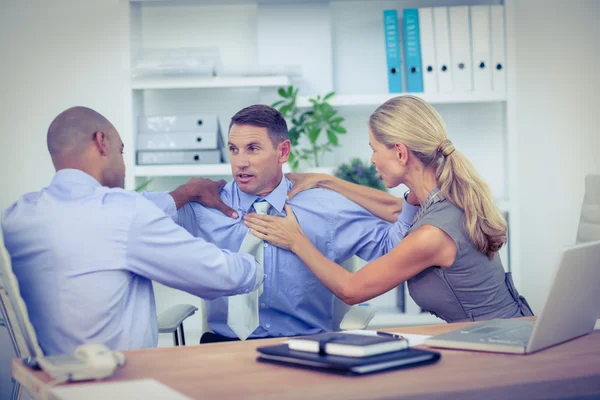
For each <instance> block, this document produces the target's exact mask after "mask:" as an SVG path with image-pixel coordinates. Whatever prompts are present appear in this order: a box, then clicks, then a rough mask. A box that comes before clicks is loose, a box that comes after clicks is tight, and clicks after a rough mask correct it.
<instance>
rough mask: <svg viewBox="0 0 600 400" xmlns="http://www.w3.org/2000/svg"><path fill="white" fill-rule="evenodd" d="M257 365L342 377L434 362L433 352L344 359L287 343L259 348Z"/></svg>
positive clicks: (406, 350) (405, 351) (405, 352)
mask: <svg viewBox="0 0 600 400" xmlns="http://www.w3.org/2000/svg"><path fill="white" fill-rule="evenodd" d="M256 350H258V352H259V353H260V355H259V357H258V358H257V360H258V361H260V362H269V363H276V364H282V365H288V366H295V367H301V368H310V369H316V370H321V371H326V372H334V373H340V374H345V375H363V374H369V373H373V372H377V371H384V370H388V369H394V368H403V367H413V366H417V365H422V364H429V363H433V362H436V361H437V360H439V358H440V353H438V352H436V351H429V350H421V349H415V348H407V349H404V350H399V351H394V352H391V353H384V354H379V355H375V356H368V357H344V356H336V355H328V354H320V353H311V352H307V351H297V350H290V349H289V347H288V345H287V344H280V345H276V346H264V347H259V348H257V349H256Z"/></svg>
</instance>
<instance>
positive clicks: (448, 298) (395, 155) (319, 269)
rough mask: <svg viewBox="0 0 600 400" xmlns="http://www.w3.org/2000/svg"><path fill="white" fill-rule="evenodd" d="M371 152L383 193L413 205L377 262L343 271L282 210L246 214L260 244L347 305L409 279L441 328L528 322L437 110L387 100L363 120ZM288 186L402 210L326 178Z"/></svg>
mask: <svg viewBox="0 0 600 400" xmlns="http://www.w3.org/2000/svg"><path fill="white" fill-rule="evenodd" d="M369 144H370V146H371V148H372V149H373V155H372V157H371V161H372V162H373V164H375V166H376V168H377V171H378V173H379V174H380V175H381V179H383V180H384V181H385V184H386V186H387V187H389V188H391V187H395V186H398V185H400V184H402V183H403V184H405V185H406V186H407V187H408V188H409V190H410V197H411V198H412V199H415V200H416V202H417V204H421V209H420V211H419V212H418V214H417V215H416V217H415V220H414V221H413V224H412V226H411V227H410V229H409V231H408V233H407V235H406V236H405V237H404V239H403V240H402V241H401V242H400V243H399V244H398V245H396V246H395V247H394V248H393V249H392V250H391V251H390V252H389V253H387V254H386V255H385V256H383V257H381V258H379V259H377V260H375V261H373V262H371V263H369V264H367V265H366V266H365V267H363V268H362V269H361V270H359V271H358V272H355V273H350V272H348V271H346V270H345V269H344V268H342V267H341V266H339V265H337V264H335V263H333V262H332V261H330V260H328V259H327V258H325V257H324V256H323V255H322V254H321V253H320V252H319V251H318V250H317V249H316V248H315V246H314V245H313V244H312V243H311V242H310V241H309V240H308V239H307V237H306V236H305V235H304V234H303V233H302V230H301V229H300V227H299V225H298V222H297V220H296V218H295V216H294V213H293V211H292V209H291V207H290V206H289V205H286V213H287V216H286V217H285V218H282V217H273V216H262V215H261V216H259V215H255V214H251V215H249V216H247V217H246V218H245V223H246V224H247V225H248V226H249V227H250V228H251V229H252V230H253V231H254V234H255V235H256V236H258V237H260V238H261V239H264V240H266V241H268V242H270V243H272V244H273V245H276V246H279V247H282V248H285V249H289V250H291V251H293V252H294V253H295V254H296V255H297V256H298V257H300V258H301V259H302V261H303V262H304V263H305V264H306V265H307V267H308V268H310V270H311V271H312V272H313V273H314V274H315V276H316V277H317V278H318V279H319V280H320V281H321V282H322V283H323V284H324V285H325V286H326V287H327V288H329V289H330V290H331V291H332V292H333V293H334V294H335V295H336V296H337V297H339V298H340V299H342V300H343V301H344V302H346V303H347V304H357V303H361V302H364V301H366V300H369V299H372V298H373V297H376V296H378V295H380V294H382V293H385V292H387V291H389V290H390V289H393V288H394V287H396V286H398V285H399V284H400V283H402V282H405V281H408V288H409V290H410V294H411V296H412V297H413V299H414V300H415V301H416V303H417V304H418V305H419V306H420V307H421V308H423V309H425V310H427V311H429V312H431V313H432V314H435V315H437V316H438V317H440V318H442V319H444V320H445V321H447V322H459V321H479V320H487V319H492V318H511V317H520V316H530V315H533V313H532V312H531V309H530V308H529V306H528V304H527V302H526V301H525V299H524V298H523V297H521V296H519V294H518V293H517V291H516V289H515V287H514V285H513V283H512V280H511V277H510V274H506V275H505V273H504V268H503V267H502V263H501V261H500V257H498V255H497V252H498V250H499V249H500V248H501V247H502V246H503V245H504V244H505V243H506V230H507V226H506V222H505V221H504V219H503V218H502V216H501V215H500V213H499V212H498V210H497V209H496V207H495V205H494V201H493V199H492V196H491V193H490V190H489V188H488V187H487V185H486V184H485V183H484V182H483V180H482V179H481V177H480V176H479V175H478V174H477V172H476V171H475V170H474V169H473V166H472V165H471V163H470V162H469V161H468V160H467V159H466V158H465V157H464V156H463V155H462V154H460V153H459V152H458V151H457V150H456V149H455V148H454V146H453V145H452V143H451V142H450V140H448V138H447V136H446V129H445V127H444V123H443V121H442V119H441V117H440V116H439V114H438V113H437V112H436V111H435V109H434V108H433V107H431V106H430V105H429V104H428V103H427V102H425V101H424V100H422V99H420V98H418V97H415V96H399V97H396V98H393V99H391V100H389V101H387V102H385V103H384V104H383V105H381V106H380V107H379V108H377V110H375V112H374V113H373V114H372V115H371V117H370V119H369ZM290 178H291V179H292V180H293V181H294V182H295V185H296V186H295V188H294V191H293V193H290V195H295V194H296V193H298V192H299V191H302V190H306V189H310V188H312V187H322V188H327V189H331V190H334V191H336V192H339V193H341V194H343V195H344V196H346V197H348V198H349V199H351V200H353V201H354V202H356V203H358V204H360V205H361V206H363V207H365V208H366V209H368V210H370V211H371V212H372V213H374V214H375V215H377V216H379V217H381V218H384V219H387V220H388V221H394V220H395V217H397V214H398V213H399V211H400V208H401V207H400V205H401V202H400V200H398V199H395V198H392V196H389V195H386V194H383V193H382V192H378V191H376V190H374V189H369V188H366V187H362V186H358V185H354V184H352V183H349V182H345V181H342V180H340V179H338V178H335V177H332V176H327V175H320V174H306V175H305V174H292V176H290ZM409 200H410V199H409ZM282 267H283V266H282Z"/></svg>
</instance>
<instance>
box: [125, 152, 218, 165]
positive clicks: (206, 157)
mask: <svg viewBox="0 0 600 400" xmlns="http://www.w3.org/2000/svg"><path fill="white" fill-rule="evenodd" d="M221 162H222V157H221V150H198V151H138V152H137V163H138V165H153V164H219V163H221Z"/></svg>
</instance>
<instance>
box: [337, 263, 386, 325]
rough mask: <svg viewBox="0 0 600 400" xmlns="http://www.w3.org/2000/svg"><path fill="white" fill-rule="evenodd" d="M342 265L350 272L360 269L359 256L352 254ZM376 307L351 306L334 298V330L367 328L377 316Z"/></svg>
mask: <svg viewBox="0 0 600 400" xmlns="http://www.w3.org/2000/svg"><path fill="white" fill-rule="evenodd" d="M341 265H342V267H344V268H345V269H346V271H348V272H355V271H356V270H358V257H356V256H352V257H350V258H349V259H348V260H346V261H345V262H343V263H342V264H341ZM375 311H376V308H375V307H374V306H371V305H356V306H349V305H348V304H346V303H344V302H343V301H342V300H340V299H338V298H337V297H335V298H334V300H333V330H334V331H347V330H353V329H365V328H366V327H367V326H368V325H369V322H371V319H373V316H375Z"/></svg>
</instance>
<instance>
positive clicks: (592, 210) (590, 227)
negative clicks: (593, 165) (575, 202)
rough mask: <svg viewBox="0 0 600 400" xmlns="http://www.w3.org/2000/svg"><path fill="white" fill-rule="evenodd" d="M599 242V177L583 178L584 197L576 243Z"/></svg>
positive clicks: (588, 176) (589, 176)
mask: <svg viewBox="0 0 600 400" xmlns="http://www.w3.org/2000/svg"><path fill="white" fill-rule="evenodd" d="M595 240H600V175H592V174H590V175H587V176H586V177H585V196H584V198H583V204H582V206H581V216H580V218H579V227H578V229H577V243H584V242H591V241H595Z"/></svg>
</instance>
